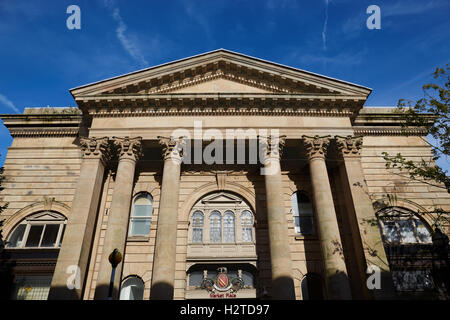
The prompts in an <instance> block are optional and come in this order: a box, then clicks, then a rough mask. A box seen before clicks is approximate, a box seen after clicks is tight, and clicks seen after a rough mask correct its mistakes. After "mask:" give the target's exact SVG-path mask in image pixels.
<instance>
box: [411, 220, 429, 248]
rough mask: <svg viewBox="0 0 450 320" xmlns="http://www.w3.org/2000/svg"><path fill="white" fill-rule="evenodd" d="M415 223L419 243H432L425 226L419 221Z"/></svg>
mask: <svg viewBox="0 0 450 320" xmlns="http://www.w3.org/2000/svg"><path fill="white" fill-rule="evenodd" d="M415 222H416V230H417V236H418V237H419V240H420V242H423V243H432V241H431V234H430V231H428V229H427V227H425V225H424V224H423V223H422V221H420V220H416V221H415Z"/></svg>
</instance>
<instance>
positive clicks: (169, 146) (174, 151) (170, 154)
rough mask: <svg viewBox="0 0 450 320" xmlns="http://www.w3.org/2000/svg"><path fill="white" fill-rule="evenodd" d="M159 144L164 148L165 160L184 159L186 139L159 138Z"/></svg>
mask: <svg viewBox="0 0 450 320" xmlns="http://www.w3.org/2000/svg"><path fill="white" fill-rule="evenodd" d="M158 139H159V144H160V145H162V146H163V158H164V160H167V159H173V160H180V161H181V158H183V154H184V147H185V145H186V140H185V137H179V138H174V137H168V138H167V137H158Z"/></svg>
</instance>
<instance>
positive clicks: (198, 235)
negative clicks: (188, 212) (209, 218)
mask: <svg viewBox="0 0 450 320" xmlns="http://www.w3.org/2000/svg"><path fill="white" fill-rule="evenodd" d="M192 242H195V243H202V242H203V213H202V212H201V211H199V210H197V211H195V212H194V214H193V215H192Z"/></svg>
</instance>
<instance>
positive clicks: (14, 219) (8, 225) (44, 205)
mask: <svg viewBox="0 0 450 320" xmlns="http://www.w3.org/2000/svg"><path fill="white" fill-rule="evenodd" d="M39 211H56V212H58V213H60V214H62V215H63V216H64V217H65V218H66V219H67V218H68V216H69V213H70V207H69V206H68V205H66V204H64V203H62V202H57V201H50V202H49V201H41V202H35V203H33V204H30V205H28V206H26V207H25V208H22V209H20V210H18V211H16V212H15V213H13V214H12V215H11V216H10V217H9V218H8V219H7V220H6V221H5V224H4V228H3V232H4V235H5V238H6V239H7V238H8V237H9V236H10V233H11V232H12V231H13V230H14V228H15V226H16V225H17V224H18V223H20V222H21V221H22V220H23V219H25V218H26V217H28V216H29V215H31V214H33V213H36V212H39Z"/></svg>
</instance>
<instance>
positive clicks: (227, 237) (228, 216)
mask: <svg viewBox="0 0 450 320" xmlns="http://www.w3.org/2000/svg"><path fill="white" fill-rule="evenodd" d="M234 229H235V227H234V213H233V212H232V211H225V214H224V216H223V241H224V242H234Z"/></svg>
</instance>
